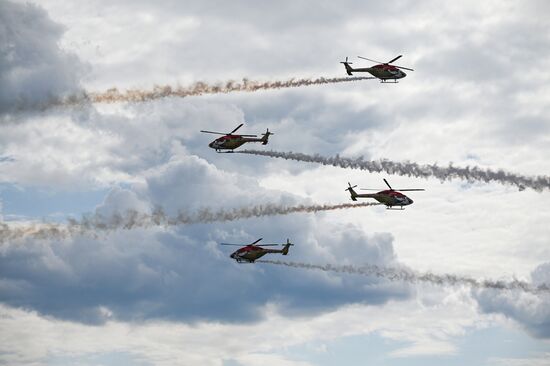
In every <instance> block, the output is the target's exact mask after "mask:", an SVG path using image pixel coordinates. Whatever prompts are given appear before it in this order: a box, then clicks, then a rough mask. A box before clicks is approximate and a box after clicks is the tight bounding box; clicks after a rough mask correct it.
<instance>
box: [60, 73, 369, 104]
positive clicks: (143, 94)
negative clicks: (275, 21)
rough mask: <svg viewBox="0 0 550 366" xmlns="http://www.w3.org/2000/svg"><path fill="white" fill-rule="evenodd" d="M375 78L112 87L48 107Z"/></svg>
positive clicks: (180, 96) (320, 78)
mask: <svg viewBox="0 0 550 366" xmlns="http://www.w3.org/2000/svg"><path fill="white" fill-rule="evenodd" d="M370 79H375V78H374V77H368V76H354V77H341V78H325V77H319V78H316V79H311V78H307V79H296V78H291V79H288V80H275V81H255V80H248V79H242V81H240V82H239V81H233V80H231V81H227V82H225V83H217V84H208V83H205V82H202V81H199V82H197V83H195V84H192V85H190V86H187V87H183V86H178V87H172V86H170V85H163V86H158V85H157V86H155V87H154V88H153V89H151V90H146V89H129V90H125V91H119V90H118V89H117V88H111V89H109V90H107V91H104V92H84V93H83V94H81V95H73V96H70V97H68V98H65V99H63V100H58V101H53V102H51V105H62V106H70V105H78V104H83V103H90V102H91V103H119V102H146V101H151V100H156V99H160V98H166V97H179V98H185V97H190V96H199V95H203V94H227V93H233V92H255V91H259V90H270V89H282V88H297V87H301V86H310V85H322V84H334V83H346V82H351V81H359V80H370Z"/></svg>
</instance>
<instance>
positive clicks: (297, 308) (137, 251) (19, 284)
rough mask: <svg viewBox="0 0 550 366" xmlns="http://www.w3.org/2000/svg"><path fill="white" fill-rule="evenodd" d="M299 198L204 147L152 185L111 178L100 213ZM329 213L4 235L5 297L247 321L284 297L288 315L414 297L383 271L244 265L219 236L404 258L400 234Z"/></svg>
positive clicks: (342, 258)
mask: <svg viewBox="0 0 550 366" xmlns="http://www.w3.org/2000/svg"><path fill="white" fill-rule="evenodd" d="M219 187H224V189H223V191H222V190H220V189H219ZM295 201H296V198H295V197H293V196H292V195H289V194H286V193H282V192H277V191H274V190H266V189H264V188H261V187H259V185H258V183H257V182H256V181H255V180H254V179H252V178H247V177H243V176H241V175H237V174H234V173H228V172H225V171H223V170H219V169H217V168H216V167H215V166H213V165H211V164H208V163H206V162H205V161H204V160H202V159H200V158H198V157H194V156H187V155H174V156H173V157H172V159H171V160H170V161H169V162H167V163H166V164H164V165H161V166H159V167H158V168H156V169H152V170H150V171H149V172H148V174H147V175H146V177H145V179H144V183H140V184H136V185H135V186H134V187H133V188H124V189H123V188H114V189H113V190H112V191H111V192H110V193H109V194H108V195H107V197H106V199H105V201H104V202H103V203H102V204H101V205H99V206H98V208H97V211H98V213H103V214H109V213H113V212H117V211H118V210H124V209H140V210H148V209H151V208H154V207H155V206H157V205H160V206H162V207H165V208H166V211H167V212H170V213H172V212H177V210H178V209H181V208H182V207H184V208H198V207H205V206H206V207H208V206H211V207H224V208H230V207H235V206H246V205H247V204H248V205H254V204H257V203H262V202H272V203H273V202H275V203H276V202H280V203H283V202H289V203H291V202H295ZM318 220H321V221H318ZM323 221H324V220H323V217H322V216H320V217H318V218H316V219H314V218H313V217H311V216H308V215H293V216H292V217H291V216H288V217H287V216H281V217H273V218H269V219H263V218H257V219H251V220H247V221H245V222H240V223H239V224H237V225H231V224H216V225H197V226H193V227H181V228H177V227H176V228H162V227H158V228H152V229H149V230H143V229H135V230H132V231H118V232H114V233H112V234H109V235H101V234H100V235H99V237H97V238H88V237H85V236H82V237H78V236H77V237H75V238H72V239H69V240H55V239H54V240H49V241H37V240H26V241H23V242H19V243H16V242H6V243H4V244H3V245H2V253H3V255H2V256H1V257H0V267H1V268H2V269H1V277H2V287H3V290H2V291H0V294H1V295H0V296H1V298H0V301H2V302H5V303H7V304H9V305H11V306H18V307H25V308H32V309H34V310H36V311H38V312H40V313H43V314H49V315H53V316H55V317H59V318H63V319H72V320H75V321H79V322H85V323H102V322H105V321H107V320H108V319H110V318H113V319H121V320H137V319H140V320H146V319H174V320H178V321H197V320H199V319H205V320H220V321H226V322H236V321H241V322H242V321H245V322H247V321H254V320H257V319H259V317H260V316H261V313H262V309H263V308H264V307H265V306H266V305H268V304H277V305H280V306H282V307H283V308H284V309H285V312H286V313H287V314H289V315H291V314H309V315H311V314H313V313H316V312H319V311H327V310H328V309H334V308H337V307H340V306H343V305H346V304H350V303H363V302H366V303H372V304H380V303H384V302H386V301H388V300H389V299H406V298H408V297H409V296H410V295H411V290H410V288H409V287H408V285H405V284H396V283H390V282H389V281H385V280H384V279H377V278H370V279H364V278H361V279H359V278H354V277H347V276H345V275H342V276H340V275H338V274H323V273H309V274H303V275H299V276H296V274H295V273H292V272H289V271H285V270H283V269H281V268H275V267H274V268H265V267H259V266H255V265H239V264H236V263H235V262H234V261H233V260H231V259H230V258H229V257H228V256H229V254H230V252H227V251H225V249H227V248H225V247H223V248H222V247H219V246H218V245H217V244H216V243H217V242H220V241H234V242H235V241H236V242H242V243H248V242H251V241H252V240H253V239H256V238H257V237H264V238H266V240H269V241H280V242H283V241H285V240H286V238H287V237H289V238H291V239H292V241H293V242H294V243H296V246H295V247H293V248H292V251H291V254H290V256H292V257H298V258H299V257H307V258H310V259H312V260H323V259H324V260H325V261H326V260H328V261H334V260H337V261H339V262H346V263H354V264H358V263H361V262H363V261H369V262H371V263H372V262H373V261H374V263H377V264H381V265H392V264H395V263H396V262H397V258H396V255H395V253H394V250H393V245H392V241H393V238H392V237H391V236H388V235H382V234H378V235H373V236H367V235H365V234H364V233H363V232H362V230H360V229H358V228H357V227H354V226H353V225H348V226H346V227H345V228H340V227H339V226H338V225H334V224H330V221H328V222H325V223H321V222H323ZM283 228H284V229H283ZM275 278H276V279H277V280H276V281H274V279H275Z"/></svg>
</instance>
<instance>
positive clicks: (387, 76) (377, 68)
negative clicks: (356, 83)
mask: <svg viewBox="0 0 550 366" xmlns="http://www.w3.org/2000/svg"><path fill="white" fill-rule="evenodd" d="M357 57H359V58H362V59H363V60H367V61H371V62H375V63H377V64H378V65H374V66H372V67H361V68H357V69H354V68H353V67H351V66H350V65H351V64H352V63H351V62H348V58H347V57H346V61H341V62H340V63H341V64H344V66H345V67H346V72H347V73H348V75H353V74H352V73H354V72H368V73H369V74H371V75H372V76H374V77H376V78H378V79H380V80H381V82H383V83H385V82H386V81H388V80H393V82H394V83H397V79H402V78H404V77H405V76H407V74H405V73H404V72H403V71H401V70H402V69H403V70H409V71H414V70H413V69H409V68H407V67H403V66H397V65H391V63H392V62H394V61H396V60H398V59H399V58H401V57H403V55H399V56H397V57H396V58H394V59H393V60H391V61H388V62H380V61H375V60H371V59H370V58H366V57H362V56H357Z"/></svg>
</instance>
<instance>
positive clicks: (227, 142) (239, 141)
mask: <svg viewBox="0 0 550 366" xmlns="http://www.w3.org/2000/svg"><path fill="white" fill-rule="evenodd" d="M243 124H244V123H241V124H240V125H238V126H237V127H236V128H235V129H234V130H233V131H231V132H229V133H223V132H214V131H204V130H201V132H204V133H213V134H216V135H223V136H222V137H218V138H217V139H215V140H214V141H212V142H211V143H209V144H208V146H209V147H211V148H212V149H214V150H216V152H222V150H230V151H223V152H226V153H227V152H233V150H234V149H236V148H238V147H239V146H241V145H243V144H245V143H247V142H261V143H262V145H267V142H268V139H269V135H273V133H272V132H269V128H268V129H267V131H265V133H263V134H262V137H261V138H258V137H257V135H234V134H233V133H234V132H235V131H237V130H238V129H239V128H241V127H242V126H243Z"/></svg>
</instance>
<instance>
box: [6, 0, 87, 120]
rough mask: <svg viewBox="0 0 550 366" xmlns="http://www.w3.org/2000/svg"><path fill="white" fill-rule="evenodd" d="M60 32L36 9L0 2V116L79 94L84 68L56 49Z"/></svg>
mask: <svg viewBox="0 0 550 366" xmlns="http://www.w3.org/2000/svg"><path fill="white" fill-rule="evenodd" d="M63 31H64V29H63V27H62V26H61V25H59V24H57V23H55V22H53V21H52V20H51V19H50V18H49V16H48V14H47V13H46V11H45V10H43V9H42V8H40V7H39V6H36V5H33V4H18V3H13V2H11V1H7V0H1V1H0V115H2V114H7V113H13V112H17V111H18V110H21V109H28V108H39V107H41V106H42V105H44V104H46V103H48V102H51V101H52V100H55V99H56V98H58V97H63V96H67V95H70V94H74V93H77V92H78V91H79V89H80V88H79V82H80V80H79V79H80V77H81V75H82V74H83V72H84V70H85V67H84V65H83V64H82V63H81V62H80V61H79V60H78V58H77V57H76V56H75V55H73V54H70V53H67V52H65V51H64V50H62V49H61V48H60V46H59V41H60V38H61V36H62V34H63ZM4 118H6V117H5V116H4Z"/></svg>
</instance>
